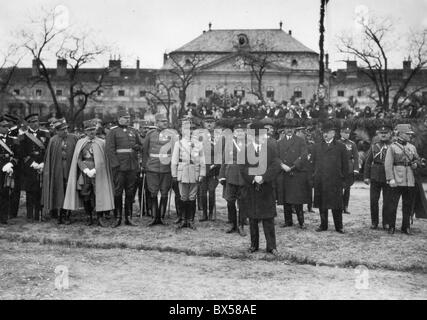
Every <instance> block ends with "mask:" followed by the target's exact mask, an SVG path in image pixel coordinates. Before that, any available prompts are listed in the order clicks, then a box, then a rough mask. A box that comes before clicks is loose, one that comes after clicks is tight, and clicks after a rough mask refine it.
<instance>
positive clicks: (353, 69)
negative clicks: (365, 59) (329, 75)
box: [347, 60, 357, 78]
mask: <svg viewBox="0 0 427 320" xmlns="http://www.w3.org/2000/svg"><path fill="white" fill-rule="evenodd" d="M347 78H357V61H356V60H347Z"/></svg>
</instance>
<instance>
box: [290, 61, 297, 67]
mask: <svg viewBox="0 0 427 320" xmlns="http://www.w3.org/2000/svg"><path fill="white" fill-rule="evenodd" d="M291 65H292V67H297V66H298V61H296V60H295V59H294V60H292V64H291Z"/></svg>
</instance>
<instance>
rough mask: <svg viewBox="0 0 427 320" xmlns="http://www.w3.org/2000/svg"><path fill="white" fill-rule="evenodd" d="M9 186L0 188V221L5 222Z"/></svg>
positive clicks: (7, 209) (7, 212)
mask: <svg viewBox="0 0 427 320" xmlns="http://www.w3.org/2000/svg"><path fill="white" fill-rule="evenodd" d="M9 204H10V203H9V188H1V189H0V223H7V218H8V214H9Z"/></svg>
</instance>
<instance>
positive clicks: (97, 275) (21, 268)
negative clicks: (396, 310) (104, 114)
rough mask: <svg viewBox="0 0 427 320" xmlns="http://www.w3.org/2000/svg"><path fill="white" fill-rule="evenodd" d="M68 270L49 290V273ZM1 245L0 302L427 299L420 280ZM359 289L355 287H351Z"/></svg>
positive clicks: (283, 265)
mask: <svg viewBox="0 0 427 320" xmlns="http://www.w3.org/2000/svg"><path fill="white" fill-rule="evenodd" d="M58 265H64V266H66V267H67V268H68V270H69V285H70V288H69V289H68V290H64V291H62V292H61V291H59V290H56V289H55V277H56V275H55V273H54V270H55V267H57V266H58ZM356 276H357V274H356V271H355V269H342V268H330V267H314V266H308V265H294V264H286V263H284V262H275V261H262V260H261V261H253V260H252V261H251V260H238V259H230V258H219V257H215V258H209V257H198V256H187V255H185V254H176V253H169V252H157V251H137V250H128V249H111V250H100V249H79V248H68V247H64V246H49V245H39V244H30V243H26V244H24V243H13V242H7V241H0V299H427V279H426V277H425V274H419V273H402V272H393V271H384V270H373V271H369V288H368V289H358V288H357V286H356ZM358 283H359V282H358Z"/></svg>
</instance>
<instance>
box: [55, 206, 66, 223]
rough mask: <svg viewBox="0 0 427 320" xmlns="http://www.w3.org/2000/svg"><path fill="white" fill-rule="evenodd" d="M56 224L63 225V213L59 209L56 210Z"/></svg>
mask: <svg viewBox="0 0 427 320" xmlns="http://www.w3.org/2000/svg"><path fill="white" fill-rule="evenodd" d="M57 212H58V224H64V221H63V219H64V217H63V211H62V210H61V209H58V211H57Z"/></svg>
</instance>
